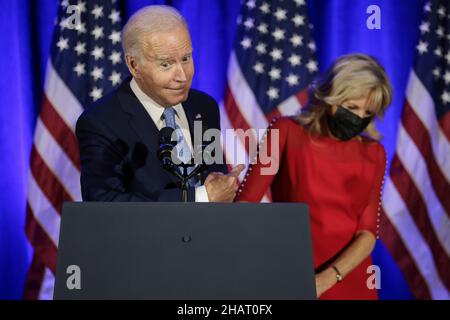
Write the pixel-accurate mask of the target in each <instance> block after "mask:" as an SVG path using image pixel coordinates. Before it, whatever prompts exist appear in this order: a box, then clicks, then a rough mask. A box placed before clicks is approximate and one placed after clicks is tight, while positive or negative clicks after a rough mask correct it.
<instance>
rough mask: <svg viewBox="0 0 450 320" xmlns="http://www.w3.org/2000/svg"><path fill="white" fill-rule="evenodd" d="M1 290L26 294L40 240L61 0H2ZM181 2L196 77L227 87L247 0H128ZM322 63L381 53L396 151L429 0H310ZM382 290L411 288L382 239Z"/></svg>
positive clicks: (385, 295) (216, 92)
mask: <svg viewBox="0 0 450 320" xmlns="http://www.w3.org/2000/svg"><path fill="white" fill-rule="evenodd" d="M0 3H1V7H0V9H1V10H0V34H1V38H0V39H1V41H0V90H1V95H0V137H1V138H0V139H1V140H0V141H1V142H0V155H1V157H0V179H1V180H0V299H5V298H7V299H20V298H21V297H22V292H23V283H24V279H25V275H26V271H27V268H28V265H29V263H30V257H31V248H30V247H29V246H28V244H27V241H26V238H25V235H24V224H25V203H26V192H27V176H28V173H29V170H28V163H29V155H30V150H31V144H32V139H33V131H34V125H35V120H36V117H37V115H38V113H39V108H40V100H41V90H42V85H43V79H44V73H45V65H46V59H47V54H48V51H49V46H50V39H51V34H52V29H53V25H54V21H55V17H56V7H57V0H39V1H38V0H36V1H33V0H14V1H9V0H0ZM153 3H157V4H169V5H172V6H174V7H176V8H178V9H179V10H180V11H181V12H182V14H183V15H184V16H185V17H186V20H187V21H188V24H189V26H190V30H191V34H192V41H193V46H194V59H195V60H194V61H195V66H196V75H195V79H194V82H193V87H195V88H198V89H201V90H203V91H206V92H208V93H209V94H211V95H212V96H213V97H215V98H216V100H220V99H221V98H222V95H223V88H224V84H225V79H226V77H225V75H226V69H227V62H228V56H229V53H230V49H231V47H232V44H233V37H234V32H235V21H236V18H237V15H238V13H239V7H240V1H239V0H173V1H169V0H167V1H163V0H160V1H156V0H154V1H150V0H147V1H144V0H128V1H121V8H122V10H123V12H124V14H125V16H126V17H128V16H129V15H130V14H132V13H133V12H135V11H136V10H138V9H139V8H141V7H142V6H145V5H148V4H153ZM307 3H308V5H309V16H310V20H311V22H312V23H313V24H314V26H315V28H314V37H315V40H316V42H317V47H318V60H319V66H320V69H321V71H323V70H324V69H325V68H327V67H329V66H330V64H331V62H332V61H333V60H334V59H335V58H336V57H338V56H340V55H342V54H345V53H350V52H363V53H368V54H371V55H374V56H375V57H377V58H378V59H379V60H380V61H381V63H382V64H383V65H384V66H385V67H386V70H387V73H388V75H389V77H390V79H391V80H392V83H393V86H394V94H395V96H394V102H393V104H392V106H391V107H390V109H389V111H388V112H387V114H386V117H385V120H384V121H383V122H382V123H379V124H378V127H379V129H380V131H381V133H382V134H383V136H384V140H383V144H384V145H385V147H386V150H387V152H388V157H389V159H391V158H392V156H393V153H394V151H395V142H396V131H397V126H398V122H399V117H400V114H401V110H402V103H403V99H404V91H405V87H406V82H407V77H408V72H409V69H410V67H411V65H412V63H413V61H414V57H415V51H416V50H415V45H416V42H417V39H418V34H419V33H418V25H419V23H420V20H421V16H422V8H423V5H424V0H309V1H307ZM370 5H378V6H379V7H380V8H381V30H369V29H367V27H366V19H367V17H368V14H366V9H367V7H368V6H370ZM373 257H374V260H375V263H376V264H377V265H379V266H380V268H381V286H382V288H381V290H380V298H382V299H390V298H401V299H409V298H411V297H412V296H411V293H410V290H409V288H408V286H407V284H406V283H405V281H404V278H403V276H402V275H401V273H400V271H399V270H398V268H397V267H396V265H395V263H393V261H392V258H391V257H390V256H389V254H388V253H387V251H386V250H385V248H384V247H383V245H382V244H381V243H378V244H377V246H376V249H375V251H374V253H373Z"/></svg>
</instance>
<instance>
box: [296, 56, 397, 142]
mask: <svg viewBox="0 0 450 320" xmlns="http://www.w3.org/2000/svg"><path fill="white" fill-rule="evenodd" d="M366 94H367V96H368V105H369V106H371V111H372V114H373V115H374V116H376V117H378V118H382V117H383V115H384V112H385V110H386V108H387V107H388V106H389V105H390V104H391V101H392V87H391V84H390V81H389V79H388V77H387V75H386V71H385V70H384V68H383V67H382V66H381V65H380V63H379V62H378V61H376V60H375V59H374V58H372V57H369V56H368V55H365V54H349V55H345V56H342V57H340V58H338V59H337V60H336V61H335V62H334V63H333V65H332V66H331V68H330V69H329V70H328V71H327V72H326V73H325V74H324V75H323V76H321V77H319V78H318V79H317V80H316V81H314V82H313V83H312V84H311V86H310V98H309V104H308V106H307V107H305V110H304V111H303V112H302V113H301V114H300V115H299V116H298V117H297V118H296V119H297V121H298V122H299V123H300V124H302V125H303V126H304V127H305V128H307V129H308V130H309V131H310V132H311V133H312V134H317V135H325V132H328V130H327V129H328V128H327V122H326V116H327V114H328V113H329V112H330V111H331V106H332V105H340V104H342V103H343V102H345V101H348V100H351V99H359V98H361V97H363V96H364V95H366ZM374 118H375V117H374ZM364 133H365V134H366V135H368V136H369V137H371V138H373V139H376V140H378V139H380V138H381V136H380V134H379V133H378V131H377V130H376V128H375V124H374V119H373V120H372V121H371V122H370V124H369V125H368V126H367V128H366V130H365V132H364Z"/></svg>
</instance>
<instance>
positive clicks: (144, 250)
mask: <svg viewBox="0 0 450 320" xmlns="http://www.w3.org/2000/svg"><path fill="white" fill-rule="evenodd" d="M55 299H180V300H184V299H225V300H227V299H315V281H314V270H313V260H312V243H311V234H310V224H309V214H308V207H307V206H306V205H304V204H299V203H271V204H269V203H266V204H255V203H231V204H225V203H223V204H222V203H218V204H214V203H161V202H160V203H95V202H79V203H66V204H65V205H64V208H63V214H62V222H61V232H60V240H59V256H58V265H57V273H56V284H55Z"/></svg>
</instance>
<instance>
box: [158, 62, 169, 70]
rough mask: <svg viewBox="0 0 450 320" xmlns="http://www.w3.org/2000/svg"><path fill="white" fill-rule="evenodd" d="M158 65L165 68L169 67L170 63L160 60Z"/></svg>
mask: <svg viewBox="0 0 450 320" xmlns="http://www.w3.org/2000/svg"><path fill="white" fill-rule="evenodd" d="M160 66H161V67H163V68H164V69H167V68H169V67H170V63H168V62H162V63H161V64H160Z"/></svg>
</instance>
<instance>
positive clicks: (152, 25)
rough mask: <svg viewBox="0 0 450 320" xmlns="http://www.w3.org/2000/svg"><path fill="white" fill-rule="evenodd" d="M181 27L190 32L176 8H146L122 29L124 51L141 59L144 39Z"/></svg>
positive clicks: (157, 6)
mask: <svg viewBox="0 0 450 320" xmlns="http://www.w3.org/2000/svg"><path fill="white" fill-rule="evenodd" d="M179 26H183V27H185V28H186V30H188V26H187V23H186V20H184V18H183V16H182V15H181V14H180V13H179V12H178V11H177V10H176V9H175V8H173V7H170V6H164V5H151V6H147V7H144V8H142V9H140V10H138V11H137V12H136V13H135V14H133V15H132V16H131V17H130V19H129V20H128V22H127V23H126V24H125V26H124V27H123V29H122V48H123V51H124V53H125V55H131V56H133V57H135V58H136V59H139V58H140V57H141V56H142V52H143V46H144V43H143V41H142V38H143V37H146V36H149V35H152V34H155V33H158V32H167V31H171V30H173V29H174V28H176V27H179Z"/></svg>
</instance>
